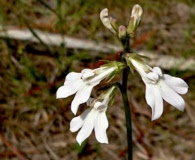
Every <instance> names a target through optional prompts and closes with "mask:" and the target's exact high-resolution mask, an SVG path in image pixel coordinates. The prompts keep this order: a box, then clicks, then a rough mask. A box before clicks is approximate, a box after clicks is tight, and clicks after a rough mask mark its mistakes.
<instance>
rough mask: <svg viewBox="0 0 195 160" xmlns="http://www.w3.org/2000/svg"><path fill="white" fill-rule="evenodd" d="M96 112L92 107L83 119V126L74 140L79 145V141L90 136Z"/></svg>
mask: <svg viewBox="0 0 195 160" xmlns="http://www.w3.org/2000/svg"><path fill="white" fill-rule="evenodd" d="M97 114H98V112H97V111H96V110H95V109H92V110H91V111H90V112H89V113H88V115H87V117H86V118H85V120H84V123H83V127H82V128H81V130H80V131H79V133H78V135H77V137H76V140H77V142H78V143H79V144H80V145H81V143H82V142H83V141H84V140H85V139H86V138H88V137H89V136H90V134H91V132H92V131H93V128H94V120H95V119H96V118H97Z"/></svg>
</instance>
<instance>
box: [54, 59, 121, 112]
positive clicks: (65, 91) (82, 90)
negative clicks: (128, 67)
mask: <svg viewBox="0 0 195 160" xmlns="http://www.w3.org/2000/svg"><path fill="white" fill-rule="evenodd" d="M122 68H123V64H122V63H120V62H110V63H108V64H105V65H103V66H102V67H100V68H97V69H93V70H92V69H84V70H82V71H81V73H76V72H71V73H69V74H68V75H67V76H66V79H65V82H64V85H63V86H61V87H60V88H59V89H58V90H57V93H56V95H57V98H66V97H68V96H70V95H73V94H75V93H76V95H75V97H74V100H73V101H72V103H71V110H72V112H73V113H74V114H76V113H77V110H78V107H79V105H80V104H82V103H84V102H86V101H87V100H88V99H89V97H90V94H91V91H92V89H93V87H94V86H96V85H98V84H99V83H100V82H101V81H102V80H103V79H110V78H112V77H113V76H114V75H115V74H117V73H118V72H119V71H121V69H122Z"/></svg>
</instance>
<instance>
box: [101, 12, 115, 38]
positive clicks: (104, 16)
mask: <svg viewBox="0 0 195 160" xmlns="http://www.w3.org/2000/svg"><path fill="white" fill-rule="evenodd" d="M100 19H101V21H102V23H103V25H104V26H105V27H106V28H107V29H109V30H110V31H111V32H112V33H114V34H116V31H115V29H114V28H113V27H112V25H111V23H110V21H111V17H109V16H108V9H107V8H105V9H103V10H102V11H101V12H100Z"/></svg>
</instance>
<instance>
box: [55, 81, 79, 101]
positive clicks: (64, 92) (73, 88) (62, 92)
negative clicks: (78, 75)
mask: <svg viewBox="0 0 195 160" xmlns="http://www.w3.org/2000/svg"><path fill="white" fill-rule="evenodd" d="M65 83H66V82H65ZM82 84H83V81H82V80H81V79H78V80H76V81H72V82H71V83H66V84H65V85H64V86H61V87H60V88H58V90H57V92H56V97H57V98H66V97H68V96H70V95H72V94H75V93H76V92H77V91H78V89H79V88H80V86H81V85H82Z"/></svg>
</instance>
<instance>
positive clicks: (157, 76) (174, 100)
mask: <svg viewBox="0 0 195 160" xmlns="http://www.w3.org/2000/svg"><path fill="white" fill-rule="evenodd" d="M128 60H130V61H131V64H132V65H133V67H134V68H135V69H136V70H137V71H138V73H139V74H140V75H141V78H142V80H143V82H144V83H145V85H146V95H145V97H146V101H147V104H148V105H149V106H150V107H151V108H152V120H155V119H158V118H159V117H160V116H161V115H162V113H163V99H164V100H165V101H166V102H168V103H169V104H171V105H172V106H174V107H175V108H177V109H179V110H181V111H183V110H184V107H185V102H184V100H183V98H182V97H181V96H180V95H179V94H185V93H187V91H188V85H187V84H186V83H185V82H184V80H182V79H181V78H177V77H173V76H170V75H168V74H162V71H161V69H160V68H159V67H154V68H151V67H150V66H148V65H145V64H144V63H142V62H141V61H138V60H136V59H134V58H129V59H128Z"/></svg>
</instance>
